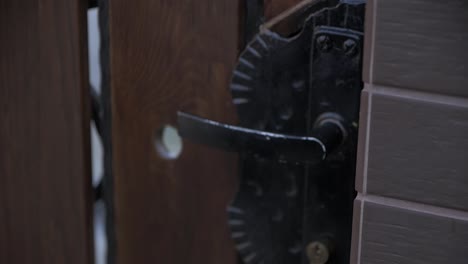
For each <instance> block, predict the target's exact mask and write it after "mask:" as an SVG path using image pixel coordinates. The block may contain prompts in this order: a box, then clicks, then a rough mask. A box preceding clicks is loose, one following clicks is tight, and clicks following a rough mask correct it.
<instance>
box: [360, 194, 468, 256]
mask: <svg viewBox="0 0 468 264" xmlns="http://www.w3.org/2000/svg"><path fill="white" fill-rule="evenodd" d="M405 207H407V208H405ZM465 217H466V216H465ZM361 243H362V245H361V249H362V252H361V256H360V260H361V261H360V263H361V264H379V263H385V264H386V263H405V264H441V263H452V264H465V263H466V260H467V258H468V221H467V219H458V218H457V217H452V216H451V215H450V214H448V215H438V214H433V213H431V212H422V211H417V210H413V208H412V207H411V206H406V205H404V206H403V207H394V206H391V205H387V204H385V203H384V204H381V203H374V202H365V203H364V208H363V224H362V241H361ZM354 263H356V262H354Z"/></svg>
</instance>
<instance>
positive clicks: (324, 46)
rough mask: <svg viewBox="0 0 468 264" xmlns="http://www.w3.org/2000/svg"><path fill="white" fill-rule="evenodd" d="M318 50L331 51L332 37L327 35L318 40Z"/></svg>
mask: <svg viewBox="0 0 468 264" xmlns="http://www.w3.org/2000/svg"><path fill="white" fill-rule="evenodd" d="M316 45H317V49H318V50H320V51H328V50H330V49H331V46H332V43H331V40H330V37H328V36H327V35H321V36H318V37H317V40H316Z"/></svg>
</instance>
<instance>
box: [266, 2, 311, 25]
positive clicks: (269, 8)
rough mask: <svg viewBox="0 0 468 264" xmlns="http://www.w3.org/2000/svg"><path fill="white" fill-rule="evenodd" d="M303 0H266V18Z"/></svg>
mask: <svg viewBox="0 0 468 264" xmlns="http://www.w3.org/2000/svg"><path fill="white" fill-rule="evenodd" d="M301 1H302V0H265V1H264V8H265V19H266V20H269V19H271V18H273V17H275V16H277V15H279V14H281V13H282V12H284V11H286V10H287V9H289V8H291V7H293V6H294V5H296V4H298V3H300V2H301Z"/></svg>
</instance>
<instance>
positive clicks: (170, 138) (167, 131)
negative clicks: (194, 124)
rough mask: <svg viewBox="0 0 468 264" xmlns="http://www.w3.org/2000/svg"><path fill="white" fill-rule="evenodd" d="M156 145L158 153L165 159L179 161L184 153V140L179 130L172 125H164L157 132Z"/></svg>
mask: <svg viewBox="0 0 468 264" xmlns="http://www.w3.org/2000/svg"><path fill="white" fill-rule="evenodd" d="M154 144H155V148H156V151H157V153H158V154H159V156H160V157H162V158H164V159H168V160H173V159H177V158H178V157H179V156H180V153H182V138H181V137H180V135H179V132H178V131H177V128H175V127H173V126H171V125H164V126H163V127H162V128H161V129H159V130H158V131H157V132H156V136H155V140H154Z"/></svg>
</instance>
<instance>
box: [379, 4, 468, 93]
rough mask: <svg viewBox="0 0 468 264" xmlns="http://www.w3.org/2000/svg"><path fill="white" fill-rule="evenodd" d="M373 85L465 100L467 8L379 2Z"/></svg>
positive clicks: (467, 80) (466, 88)
mask: <svg viewBox="0 0 468 264" xmlns="http://www.w3.org/2000/svg"><path fill="white" fill-rule="evenodd" d="M376 7H377V9H376V17H375V19H376V20H375V27H376V29H375V35H374V38H375V40H374V44H375V45H374V47H373V48H374V52H373V59H374V64H373V69H372V71H373V77H372V78H373V83H376V84H383V85H388V86H394V87H404V88H409V89H417V90H425V91H431V92H436V93H442V94H450V95H462V96H468V67H467V66H466V62H467V61H468V51H467V47H468V2H467V1H439V0H414V1H407V0H379V1H378V4H377V5H376Z"/></svg>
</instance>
